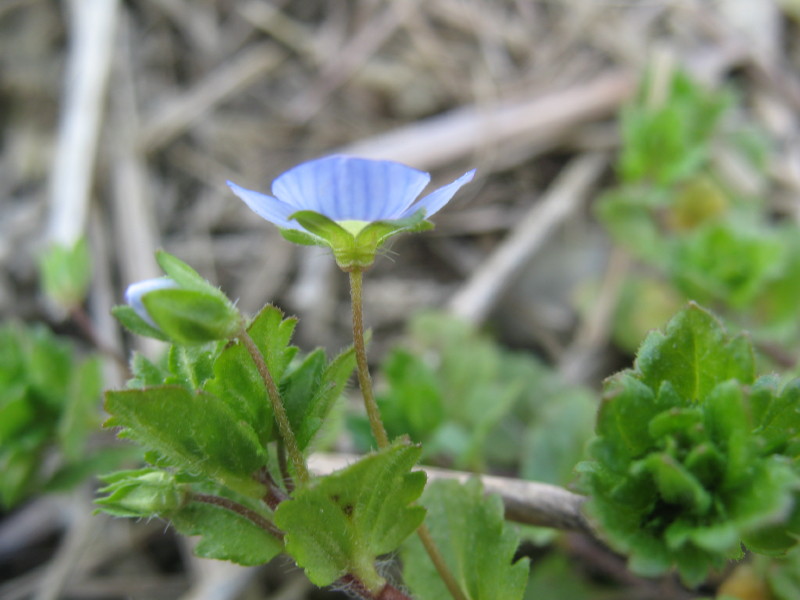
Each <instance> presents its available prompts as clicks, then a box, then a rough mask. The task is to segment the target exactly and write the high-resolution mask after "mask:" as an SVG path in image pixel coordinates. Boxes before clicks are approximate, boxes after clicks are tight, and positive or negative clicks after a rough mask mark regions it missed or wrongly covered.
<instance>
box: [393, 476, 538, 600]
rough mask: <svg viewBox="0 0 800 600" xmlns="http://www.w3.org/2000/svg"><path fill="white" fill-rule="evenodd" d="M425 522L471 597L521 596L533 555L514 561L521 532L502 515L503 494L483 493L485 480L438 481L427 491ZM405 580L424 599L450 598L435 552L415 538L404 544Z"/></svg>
mask: <svg viewBox="0 0 800 600" xmlns="http://www.w3.org/2000/svg"><path fill="white" fill-rule="evenodd" d="M421 502H422V504H423V505H424V506H425V507H426V508H427V509H428V515H427V517H426V518H425V523H426V525H427V526H428V529H429V530H430V532H431V536H432V537H433V540H434V542H435V543H436V546H437V548H438V549H439V552H440V553H441V554H442V556H443V558H444V561H445V563H446V564H447V566H448V568H449V570H450V572H451V573H452V574H453V577H454V578H455V580H456V582H457V583H458V586H459V588H460V589H461V591H462V593H463V595H464V597H465V598H467V599H468V600H495V599H496V598H502V599H503V600H519V599H521V598H523V596H524V594H525V586H526V584H527V582H528V572H529V568H528V559H522V560H518V561H516V562H514V554H515V552H516V551H517V546H518V544H519V536H518V535H517V533H516V531H515V530H514V528H513V526H512V525H510V524H509V523H507V522H506V521H505V520H504V518H503V512H504V509H503V503H502V501H501V500H500V498H499V496H496V495H491V496H484V494H483V489H482V486H481V483H480V480H479V479H477V478H475V479H471V480H469V481H468V482H467V483H465V484H463V485H462V484H460V483H458V482H457V481H435V482H433V483H431V484H430V485H429V486H428V487H427V489H426V490H425V493H424V494H423V496H422V500H421ZM401 556H402V559H403V580H404V581H405V582H406V584H407V585H408V586H409V587H410V588H411V590H412V591H413V592H414V597H415V598H418V599H419V600H439V599H440V598H449V597H450V594H449V592H448V591H447V588H446V587H445V585H444V583H443V582H442V579H441V578H440V577H439V575H438V573H437V572H436V568H435V567H434V566H433V563H432V562H431V560H430V557H429V556H428V554H427V553H426V552H425V550H424V548H423V547H422V543H421V542H420V541H419V540H418V539H416V538H410V539H408V540H407V541H406V542H405V543H404V544H403V546H402V549H401Z"/></svg>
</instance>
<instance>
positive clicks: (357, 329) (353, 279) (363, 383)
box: [349, 270, 389, 448]
mask: <svg viewBox="0 0 800 600" xmlns="http://www.w3.org/2000/svg"><path fill="white" fill-rule="evenodd" d="M349 274H350V298H351V301H352V305H353V346H354V348H355V351H356V364H357V365H358V385H359V387H360V388H361V395H362V396H363V397H364V408H366V409H367V418H368V419H369V425H370V427H371V428H372V435H373V437H374V438H375V441H376V442H377V443H378V448H385V447H386V446H388V445H389V436H387V435H386V428H385V427H384V426H383V421H382V420H381V413H380V410H379V409H378V404H377V403H376V402H375V396H374V394H373V393H372V379H371V378H370V376H369V365H368V364H367V348H366V346H365V345H364V309H363V301H362V299H361V284H362V279H363V278H362V271H360V270H354V271H350V273H349Z"/></svg>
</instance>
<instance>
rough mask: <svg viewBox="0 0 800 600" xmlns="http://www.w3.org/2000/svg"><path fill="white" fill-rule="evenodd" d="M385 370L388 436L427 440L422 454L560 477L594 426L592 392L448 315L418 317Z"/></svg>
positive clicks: (553, 479) (567, 474)
mask: <svg viewBox="0 0 800 600" xmlns="http://www.w3.org/2000/svg"><path fill="white" fill-rule="evenodd" d="M381 375H382V379H384V380H385V382H386V385H385V386H384V388H383V389H382V390H381V391H379V393H378V404H379V406H380V409H381V415H382V417H383V420H384V423H385V424H386V428H387V430H388V432H389V435H390V437H398V436H401V435H409V436H410V437H411V439H412V440H414V441H417V442H421V443H423V447H424V457H425V458H426V460H437V459H438V460H442V461H443V462H445V463H447V464H454V465H455V466H456V467H457V468H470V469H475V470H482V469H484V468H485V467H486V464H487V463H489V464H493V465H502V466H503V467H504V468H518V469H521V471H522V474H523V476H524V477H531V478H535V479H537V480H539V481H547V482H550V483H557V484H565V483H567V482H568V481H569V480H570V479H571V475H572V468H573V466H574V465H575V464H576V463H577V462H578V460H580V458H581V457H582V454H583V445H584V443H585V442H586V440H588V438H589V437H590V435H591V430H592V422H593V419H594V413H595V405H594V402H593V401H592V399H591V397H590V395H589V394H588V392H586V391H585V390H583V389H581V388H578V387H572V386H568V385H566V384H564V382H563V381H561V380H560V379H559V378H558V376H557V375H555V374H554V373H553V372H552V371H551V370H550V369H548V368H546V367H545V366H544V365H542V364H541V363H540V362H538V361H537V360H536V359H535V358H534V357H532V356H530V355H527V354H522V353H514V352H509V351H508V350H505V349H503V348H501V347H500V346H498V345H497V344H496V343H494V342H492V341H491V340H490V339H488V338H487V337H486V336H484V335H481V334H480V333H479V332H477V331H476V330H475V329H474V328H472V327H470V326H469V325H468V324H466V323H463V322H461V321H459V320H457V319H454V318H453V317H450V316H447V315H443V314H436V313H428V314H421V315H418V316H417V317H415V318H414V319H413V320H412V322H411V325H410V334H409V339H408V341H407V342H406V343H405V344H404V345H402V346H398V347H396V348H393V349H392V350H391V351H390V352H389V354H388V356H387V358H386V360H385V361H384V363H383V364H382V365H381ZM354 420H355V419H354ZM556 423H557V424H558V428H555V427H554V425H555V424H556ZM364 429H367V428H366V425H364ZM364 438H366V433H365V434H364ZM362 443H363V445H364V446H365V447H368V443H369V442H368V441H365V442H362Z"/></svg>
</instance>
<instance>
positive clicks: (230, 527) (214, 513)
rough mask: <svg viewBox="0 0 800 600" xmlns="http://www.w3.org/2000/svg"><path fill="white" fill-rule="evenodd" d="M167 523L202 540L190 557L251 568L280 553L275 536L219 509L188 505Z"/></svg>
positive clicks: (195, 503) (240, 517) (281, 548)
mask: <svg viewBox="0 0 800 600" xmlns="http://www.w3.org/2000/svg"><path fill="white" fill-rule="evenodd" d="M170 521H171V522H172V524H173V525H174V526H175V528H176V529H177V530H178V531H180V532H181V533H183V534H185V535H201V536H203V537H202V539H201V540H200V542H199V543H198V544H197V546H195V548H194V553H195V554H196V555H197V556H201V557H203V558H215V559H217V560H229V561H231V562H235V563H237V564H240V565H245V566H253V565H262V564H264V563H267V562H269V561H270V560H272V559H273V558H274V557H275V556H277V555H278V554H280V553H281V552H282V551H283V544H282V543H281V542H280V541H279V540H278V539H277V538H276V537H275V536H273V535H272V534H270V533H268V532H267V531H265V530H264V529H262V528H260V527H258V526H257V525H255V524H254V523H253V522H252V521H250V520H248V519H246V518H245V517H243V516H241V515H239V514H237V513H234V512H231V511H229V510H226V509H224V508H222V507H219V506H215V505H211V504H204V503H200V502H191V503H190V504H188V505H186V506H185V507H184V508H182V509H181V510H180V511H179V512H177V513H175V514H172V515H170Z"/></svg>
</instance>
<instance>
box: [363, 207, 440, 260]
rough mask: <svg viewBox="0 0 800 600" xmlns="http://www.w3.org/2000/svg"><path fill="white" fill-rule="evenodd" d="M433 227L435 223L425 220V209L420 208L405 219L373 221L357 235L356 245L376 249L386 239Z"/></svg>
mask: <svg viewBox="0 0 800 600" xmlns="http://www.w3.org/2000/svg"><path fill="white" fill-rule="evenodd" d="M431 229H433V223H431V222H430V221H426V220H425V211H424V210H418V211H417V212H415V213H414V214H413V215H411V216H410V217H406V218H405V219H387V220H384V221H373V222H372V223H370V224H369V225H367V226H366V227H364V228H363V229H362V230H361V231H359V232H358V234H357V235H356V245H357V246H359V247H364V248H374V249H375V250H376V251H377V249H378V248H380V247H381V246H383V244H385V243H386V241H387V240H388V239H389V238H390V237H393V236H395V235H398V234H400V233H418V232H422V231H428V230H431Z"/></svg>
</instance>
